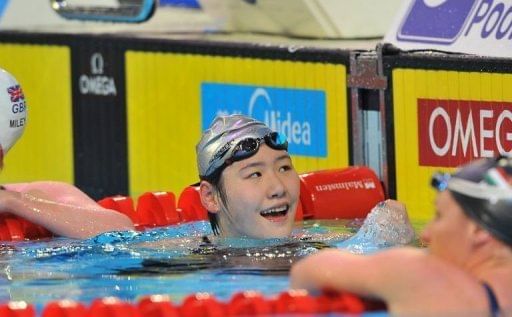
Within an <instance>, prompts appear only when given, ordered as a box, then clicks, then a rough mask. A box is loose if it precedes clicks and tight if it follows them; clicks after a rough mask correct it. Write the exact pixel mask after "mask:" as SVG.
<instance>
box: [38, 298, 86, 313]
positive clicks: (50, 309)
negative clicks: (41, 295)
mask: <svg viewBox="0 0 512 317" xmlns="http://www.w3.org/2000/svg"><path fill="white" fill-rule="evenodd" d="M86 316H87V308H86V307H85V305H84V304H82V303H79V302H75V301H71V300H61V301H57V302H50V303H49V304H47V305H46V307H45V308H44V311H43V314H42V317H86Z"/></svg>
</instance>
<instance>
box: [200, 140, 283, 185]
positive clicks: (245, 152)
mask: <svg viewBox="0 0 512 317" xmlns="http://www.w3.org/2000/svg"><path fill="white" fill-rule="evenodd" d="M232 142H233V141H231V142H228V143H227V144H226V145H224V146H223V147H222V148H221V149H220V150H219V151H217V153H215V155H214V156H213V158H212V159H211V161H210V168H208V172H207V173H206V175H211V174H213V173H214V172H215V171H218V170H222V169H224V168H225V167H227V166H229V165H231V164H233V163H234V162H237V161H241V160H244V159H246V158H249V157H251V156H253V155H254V154H256V153H257V152H258V150H259V148H260V145H261V144H262V143H265V144H266V145H268V146H269V147H270V148H271V149H274V150H285V151H287V150H288V141H287V139H286V136H285V135H284V134H282V133H279V132H270V133H269V134H267V135H265V136H263V137H261V138H245V139H242V140H240V141H239V142H238V143H237V144H236V145H235V146H232ZM224 157H227V158H226V159H224V162H222V163H221V164H216V163H219V162H221V161H222V159H223V158H224Z"/></svg>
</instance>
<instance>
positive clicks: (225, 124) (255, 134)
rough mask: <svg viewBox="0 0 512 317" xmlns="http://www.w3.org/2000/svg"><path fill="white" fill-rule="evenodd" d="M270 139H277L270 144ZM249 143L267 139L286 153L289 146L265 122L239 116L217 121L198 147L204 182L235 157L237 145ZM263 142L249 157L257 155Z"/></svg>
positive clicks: (256, 145)
mask: <svg viewBox="0 0 512 317" xmlns="http://www.w3.org/2000/svg"><path fill="white" fill-rule="evenodd" d="M269 135H273V136H275V138H274V139H273V140H267V136H269ZM246 139H254V140H263V139H265V142H266V143H267V144H269V145H270V146H271V147H272V148H276V149H286V148H287V145H288V144H287V142H286V138H283V136H281V135H279V134H278V133H276V132H274V131H272V130H271V129H270V128H269V127H268V126H266V125H265V124H264V123H263V122H260V121H257V120H254V119H253V118H250V117H247V116H244V115H238V114H236V115H229V116H220V117H217V118H215V120H213V122H212V124H211V125H210V127H209V128H208V129H207V130H206V131H204V133H203V135H202V137H201V140H200V141H199V143H198V144H197V146H196V154H197V168H198V170H199V176H200V177H201V178H205V177H208V176H211V175H212V174H213V173H214V172H216V171H217V170H218V169H219V168H220V167H222V166H224V165H225V163H226V161H227V160H228V159H230V158H231V157H232V155H233V154H234V151H235V150H236V149H235V148H236V147H237V144H239V142H241V141H243V140H246ZM259 142H261V141H258V143H257V144H253V145H255V147H251V148H250V149H249V151H251V150H252V152H249V155H247V156H246V157H249V156H250V155H252V154H254V153H256V152H257V150H258V146H259ZM253 143H254V142H253ZM270 143H271V144H270ZM276 143H277V144H276Z"/></svg>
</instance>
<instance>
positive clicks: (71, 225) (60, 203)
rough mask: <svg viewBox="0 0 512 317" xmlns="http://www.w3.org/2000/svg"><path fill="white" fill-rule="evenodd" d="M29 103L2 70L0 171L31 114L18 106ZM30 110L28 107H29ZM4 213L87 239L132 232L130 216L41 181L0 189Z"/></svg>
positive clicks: (71, 188)
mask: <svg viewBox="0 0 512 317" xmlns="http://www.w3.org/2000/svg"><path fill="white" fill-rule="evenodd" d="M20 102H25V97H24V95H23V90H22V88H21V87H20V85H19V83H18V82H17V81H16V79H15V78H14V77H13V76H12V75H11V74H9V73H8V72H6V71H4V70H2V69H0V168H2V167H3V163H4V156H5V155H6V154H7V152H8V151H9V149H10V148H11V147H12V146H13V145H14V143H15V142H16V141H17V140H18V138H19V137H20V136H21V135H22V133H23V130H24V129H25V124H23V125H19V126H14V127H12V126H11V125H10V121H11V120H17V121H18V122H25V123H26V116H27V111H26V110H25V111H21V112H16V113H15V112H13V111H12V109H11V108H12V106H13V104H14V103H20ZM25 109H26V108H25ZM0 213H11V214H14V215H17V216H20V217H23V218H25V219H27V220H29V221H32V222H34V223H37V224H40V225H42V226H44V227H46V228H47V229H48V230H50V231H52V232H53V233H54V234H56V235H60V236H67V237H71V238H79V239H81V238H87V237H91V236H95V235H97V234H99V233H102V232H106V231H112V230H131V229H133V224H132V222H131V221H130V219H129V218H128V217H126V216H125V215H123V214H120V213H118V212H115V211H112V210H108V209H105V208H103V207H101V206H100V205H98V204H97V203H96V202H95V201H94V200H93V199H91V198H90V197H88V196H87V195H86V194H85V193H83V192H82V191H80V190H79V189H78V188H76V187H75V186H73V185H70V184H66V183H63V182H52V181H38V182H31V183H19V184H4V185H3V186H1V188H0Z"/></svg>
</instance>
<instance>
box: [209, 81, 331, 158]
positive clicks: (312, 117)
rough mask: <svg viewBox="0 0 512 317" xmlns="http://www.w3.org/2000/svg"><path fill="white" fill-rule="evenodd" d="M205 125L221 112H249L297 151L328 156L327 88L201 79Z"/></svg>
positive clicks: (294, 152)
mask: <svg viewBox="0 0 512 317" xmlns="http://www.w3.org/2000/svg"><path fill="white" fill-rule="evenodd" d="M201 107H202V128H203V130H204V129H206V128H208V126H209V125H210V123H211V121H212V120H213V119H214V118H215V117H216V116H218V115H226V114H235V113H239V114H246V115H249V116H251V117H253V118H255V119H257V120H260V121H263V122H265V124H267V125H268V126H270V128H272V129H273V130H276V131H279V132H281V133H284V134H285V135H286V136H287V137H288V143H289V152H290V154H294V155H303V156H313V157H326V156H327V133H326V131H327V122H326V98H325V92H324V91H321V90H311V89H293V88H276V87H262V86H248V85H233V84H217V83H202V84H201Z"/></svg>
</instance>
